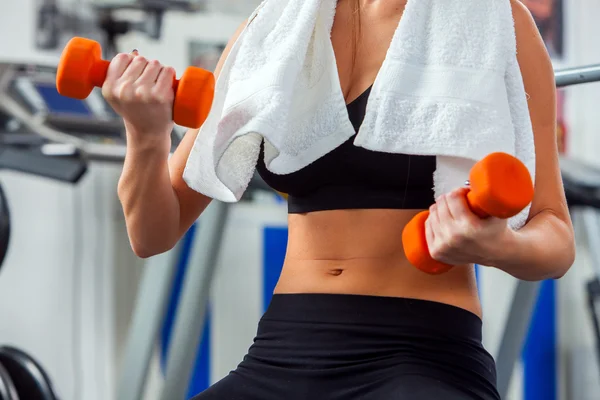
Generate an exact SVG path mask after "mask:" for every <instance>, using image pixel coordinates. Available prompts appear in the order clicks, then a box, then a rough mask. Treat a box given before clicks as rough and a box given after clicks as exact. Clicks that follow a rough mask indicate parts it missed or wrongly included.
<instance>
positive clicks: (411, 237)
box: [402, 153, 534, 275]
mask: <svg viewBox="0 0 600 400" xmlns="http://www.w3.org/2000/svg"><path fill="white" fill-rule="evenodd" d="M533 191H534V189H533V182H532V181H531V175H530V174H529V171H528V170H527V167H525V165H524V164H523V163H522V162H521V161H519V160H518V159H517V158H515V157H513V156H511V155H509V154H506V153H492V154H490V155H488V156H487V157H485V158H484V159H482V160H481V161H479V162H477V163H476V164H475V165H474V166H473V168H472V169H471V173H470V174H469V192H468V193H467V203H468V205H469V207H470V209H471V211H472V212H473V213H474V214H476V215H477V216H479V217H480V218H487V217H496V218H503V219H506V218H510V217H513V216H515V215H517V214H518V213H519V212H520V211H521V210H523V209H524V208H525V207H526V206H527V205H528V204H529V203H531V201H532V200H533ZM428 216H429V211H422V212H420V213H419V214H417V215H415V217H414V218H413V219H412V220H411V221H410V222H409V223H408V224H407V225H406V226H405V227H404V231H403V232H402V244H403V246H404V252H405V254H406V258H407V259H408V261H409V262H410V263H411V264H412V265H414V266H415V267H416V268H418V269H419V270H421V271H423V272H426V273H428V274H432V275H437V274H443V273H444V272H447V271H449V270H450V269H451V268H452V265H448V264H444V263H441V262H438V261H436V260H434V259H433V258H432V257H431V255H430V253H429V248H428V247H427V240H426V238H425V221H426V220H427V217H428Z"/></svg>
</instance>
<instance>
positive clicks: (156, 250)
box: [129, 238, 176, 259]
mask: <svg viewBox="0 0 600 400" xmlns="http://www.w3.org/2000/svg"><path fill="white" fill-rule="evenodd" d="M129 241H130V244H131V250H132V251H133V254H135V255H136V257H138V258H141V259H148V258H151V257H154V256H157V255H160V254H163V253H166V252H167V251H170V250H172V249H173V248H174V247H175V244H176V242H174V243H171V242H168V243H160V244H156V243H155V244H146V245H144V244H141V243H139V242H136V241H134V240H132V239H131V238H130V240H129Z"/></svg>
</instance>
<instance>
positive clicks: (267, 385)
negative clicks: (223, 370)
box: [190, 367, 297, 400]
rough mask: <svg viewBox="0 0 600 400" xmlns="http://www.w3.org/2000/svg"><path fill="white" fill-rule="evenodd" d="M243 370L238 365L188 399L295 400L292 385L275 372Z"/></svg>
mask: <svg viewBox="0 0 600 400" xmlns="http://www.w3.org/2000/svg"><path fill="white" fill-rule="evenodd" d="M259 372H263V371H254V370H245V369H240V368H239V367H238V369H237V370H235V371H232V372H231V373H230V374H229V375H227V376H226V377H225V378H223V379H221V380H220V381H218V382H217V383H215V384H214V385H212V386H211V387H209V388H208V389H206V390H205V391H203V392H202V393H199V394H198V395H196V396H195V397H193V398H192V399H190V400H282V399H284V400H296V399H297V397H294V395H293V394H294V390H293V389H294V387H296V388H297V385H294V384H293V382H292V381H290V380H289V379H287V380H286V379H279V378H278V377H277V375H275V374H269V373H268V372H266V373H259Z"/></svg>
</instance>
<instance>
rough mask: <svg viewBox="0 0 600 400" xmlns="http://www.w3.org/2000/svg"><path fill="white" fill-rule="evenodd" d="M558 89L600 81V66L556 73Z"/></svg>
mask: <svg viewBox="0 0 600 400" xmlns="http://www.w3.org/2000/svg"><path fill="white" fill-rule="evenodd" d="M554 76H555V79H556V87H565V86H572V85H579V84H582V83H591V82H599V81H600V64H597V65H589V66H584V67H576V68H566V69H561V70H557V71H554Z"/></svg>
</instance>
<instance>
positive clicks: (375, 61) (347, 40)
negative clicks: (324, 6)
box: [331, 0, 406, 103]
mask: <svg viewBox="0 0 600 400" xmlns="http://www.w3.org/2000/svg"><path fill="white" fill-rule="evenodd" d="M355 3H357V2H356V1H354V0H340V1H339V2H338V6H337V11H336V15H335V19H334V23H333V27H332V30H331V42H332V45H333V50H334V53H335V57H336V64H337V68H338V74H339V78H340V85H341V88H342V91H343V94H344V98H345V100H346V103H350V102H351V101H352V100H354V99H355V98H356V97H358V96H359V95H360V94H361V93H363V92H364V91H365V90H366V89H367V88H368V87H369V86H371V85H372V84H373V82H374V81H375V78H376V77H377V73H378V72H379V70H380V69H381V65H382V64H383V61H384V60H385V57H386V54H387V52H388V49H389V47H390V44H391V42H392V38H393V36H394V33H395V32H396V29H397V28H398V24H399V23H400V19H401V18H402V14H403V13H404V8H405V5H406V0H390V1H374V2H367V3H366V4H365V5H363V6H361V9H360V11H357V10H356V7H355ZM361 3H363V2H362V1H361Z"/></svg>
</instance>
